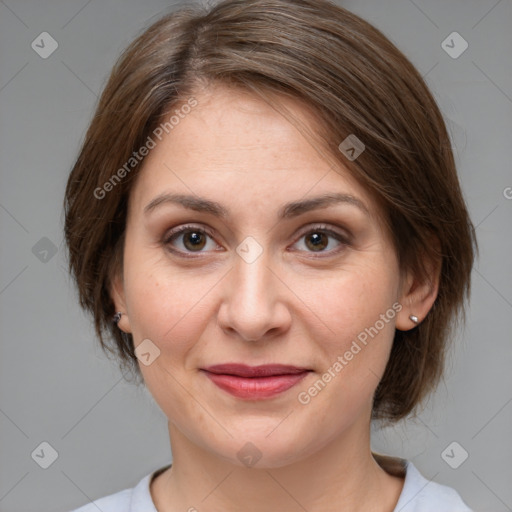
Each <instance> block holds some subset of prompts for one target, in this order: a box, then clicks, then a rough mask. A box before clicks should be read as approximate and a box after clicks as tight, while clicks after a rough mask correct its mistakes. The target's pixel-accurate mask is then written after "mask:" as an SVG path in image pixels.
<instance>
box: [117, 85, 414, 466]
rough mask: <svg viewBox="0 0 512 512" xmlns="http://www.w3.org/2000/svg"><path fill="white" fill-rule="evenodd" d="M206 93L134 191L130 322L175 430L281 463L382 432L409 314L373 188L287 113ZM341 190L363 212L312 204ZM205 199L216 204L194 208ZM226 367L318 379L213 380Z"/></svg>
mask: <svg viewBox="0 0 512 512" xmlns="http://www.w3.org/2000/svg"><path fill="white" fill-rule="evenodd" d="M195 98H196V100H197V102H198V104H197V106H195V107H194V108H192V109H191V111H190V113H188V114H187V115H183V116H182V118H181V117H180V120H179V123H178V124H176V126H174V128H173V129H172V131H170V132H169V134H167V135H165V136H164V137H163V138H162V140H161V141H160V142H158V141H157V143H156V146H155V147H154V148H153V149H151V150H150V153H149V155H148V156H147V158H146V160H145V162H144V168H143V169H142V171H141V174H140V175H139V177H138V180H137V182H136V185H135V187H134V189H133V190H132V193H131V196H130V202H129V212H128V218H127V232H126V241H125V252H124V269H123V270H124V275H123V280H122V282H121V281H119V282H118V286H117V292H116V293H117V294H116V295H115V301H116V307H118V308H119V309H118V310H120V311H123V312H125V315H123V317H122V319H121V322H120V324H119V326H120V328H122V329H123V330H125V331H127V332H131V333H132V334H133V336H134V340H135V345H136V347H139V345H140V347H139V348H138V349H137V353H138V356H139V359H140V360H139V366H140V369H141V371H142V374H143V376H144V379H145V383H146V385H147V387H148V389H149V391H150V392H151V393H152V395H153V397H154V399H155V401H156V402H157V403H158V404H159V406H160V407H161V408H162V410H163V412H164V413H165V415H166V416H167V418H168V419H169V421H170V425H171V427H172V428H174V429H177V430H178V431H180V432H181V434H182V435H183V436H185V437H186V438H187V439H188V440H189V441H191V442H192V443H194V445H196V446H199V447H201V448H202V449H205V450H207V451H208V452H210V453H211V454H215V455H217V456H219V457H222V458H223V459H226V460H229V461H232V462H233V463H235V464H238V465H241V464H245V463H246V462H245V460H246V459H245V458H244V457H245V456H246V455H249V456H251V455H255V456H256V457H260V456H261V460H260V461H259V462H258V467H265V466H266V467H278V466H281V465H284V464H289V463H291V462H293V461H294V460H299V459H301V458H304V457H306V456H308V455H311V454H313V453H315V452H317V451H318V450H320V449H322V447H325V446H326V445H327V444H328V443H331V442H333V441H335V440H336V439H343V438H348V437H349V436H355V435H356V432H358V433H359V434H360V433H361V432H364V431H365V430H366V429H368V428H369V419H370V411H371V406H372V397H373V393H374V391H375V388H376V386H377V384H378V382H379V380H380V378H381V376H382V374H383V372H384V369H385V366H386V363H387V360H388V356H389V353H390V349H391V345H392V340H393V335H394V330H395V323H396V321H397V318H398V316H399V313H398V311H399V310H400V308H401V305H400V304H399V302H400V298H401V282H400V279H399V269H398V264H397V259H396V255H395V252H394V250H393V248H392V246H391V242H390V240H389V239H388V238H387V236H385V231H384V229H383V227H382V226H381V225H380V223H379V221H378V220H377V216H376V215H377V211H376V206H375V204H373V203H372V201H371V199H370V197H369V196H368V195H367V193H366V192H365V190H364V189H363V188H362V187H361V186H360V185H358V184H357V183H356V182H355V181H354V180H353V179H352V178H351V177H350V175H349V174H348V172H347V171H346V170H345V169H344V168H343V167H342V166H341V165H340V166H339V168H337V169H333V168H331V165H329V164H328V163H327V162H326V161H324V160H323V159H322V158H321V157H320V156H319V155H318V153H317V152H316V151H315V150H314V149H313V147H312V146H311V145H310V143H309V142H308V140H306V139H305V138H304V137H303V136H302V135H301V134H300V133H299V131H298V130H297V129H296V128H295V127H294V126H293V125H292V124H291V123H290V122H288V121H287V120H286V119H285V118H284V117H282V116H281V115H280V114H278V113H277V112H276V111H275V110H273V109H272V108H271V107H269V106H268V105H267V104H266V103H265V102H263V101H261V100H259V99H257V98H256V97H254V96H250V95H248V94H247V93H242V92H235V91H233V90H227V89H224V88H220V87H217V88H215V89H209V92H204V93H202V94H199V95H196V96H195ZM284 101H285V105H286V106H287V107H288V108H289V109H290V110H292V111H293V112H294V113H295V114H296V115H298V116H299V117H301V118H302V119H303V120H307V117H306V116H307V114H306V112H305V111H303V110H301V107H300V106H299V105H298V104H295V103H293V102H291V100H284ZM310 121H311V120H310ZM310 126H313V125H312V124H310ZM340 142H341V141H340ZM327 194H329V195H333V194H340V195H343V196H352V197H353V198H355V199H356V200H357V201H358V202H360V205H361V206H358V205H357V203H356V200H353V201H352V202H349V201H339V202H331V203H328V204H325V205H323V207H322V208H312V207H311V206H314V203H309V201H312V200H313V199H315V198H319V197H322V196H324V195H327ZM171 195H180V196H187V197H189V199H188V200H187V201H185V204H178V203H177V202H174V201H172V200H171ZM199 201H208V202H211V203H214V206H215V208H213V207H212V205H211V204H209V203H208V205H209V208H205V209H201V211H199V210H197V209H193V208H191V207H187V204H188V205H189V206H193V205H194V204H198V202H199ZM304 201H306V202H307V203H306V205H309V206H308V207H301V206H288V207H286V205H288V204H289V203H302V202H304ZM205 204H206V203H205ZM148 205H150V206H148ZM216 208H219V209H221V211H222V212H223V214H222V215H220V214H218V212H216ZM365 208H366V209H367V211H365ZM283 212H284V215H283ZM184 226H188V227H187V231H185V232H184V233H181V234H177V233H175V231H176V230H177V229H178V228H181V227H184ZM199 229H201V230H205V233H202V232H200V231H198V230H199ZM173 234H174V236H173ZM401 315H402V316H403V315H404V313H401ZM141 343H142V345H141ZM220 364H243V365H247V366H251V367H252V366H259V365H271V364H280V365H291V366H294V367H298V368H299V369H305V370H307V371H302V372H301V373H296V374H295V375H294V376H293V375H290V374H289V372H290V370H289V369H285V370H283V371H281V372H276V371H274V372H272V371H271V373H274V374H275V373H288V375H287V376H282V375H281V376H280V377H279V376H275V375H274V376H273V377H272V376H271V377H267V378H265V379H263V378H261V377H253V378H250V377H240V376H238V377H236V376H231V377H229V376H225V375H224V376H222V375H220V376H219V375H217V377H214V376H212V374H211V373H208V372H207V371H205V369H207V368H208V367H211V366H213V365H220ZM222 371H225V372H227V371H234V373H237V372H238V370H236V369H235V370H221V372H222ZM238 373H239V372H238ZM290 385H291V387H289V386H290ZM361 429H362V430H361ZM359 434H357V435H359ZM352 439H354V437H352ZM249 442H250V443H252V445H254V446H252V445H247V444H246V443H249ZM248 460H249V459H247V461H248ZM247 464H248V462H247Z"/></svg>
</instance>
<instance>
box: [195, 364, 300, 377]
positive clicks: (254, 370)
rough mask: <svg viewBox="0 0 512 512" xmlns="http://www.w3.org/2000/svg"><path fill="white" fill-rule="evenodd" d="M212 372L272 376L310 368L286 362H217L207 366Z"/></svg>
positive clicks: (294, 372)
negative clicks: (249, 363)
mask: <svg viewBox="0 0 512 512" xmlns="http://www.w3.org/2000/svg"><path fill="white" fill-rule="evenodd" d="M205 370H206V371H208V372H210V373H216V374H222V375H234V376H236V377H271V376H273V375H294V374H297V373H302V372H306V371H309V369H308V368H300V367H298V366H290V365H285V364H265V365H260V366H247V365H245V364H233V363H230V364H216V365H214V366H208V367H207V368H205Z"/></svg>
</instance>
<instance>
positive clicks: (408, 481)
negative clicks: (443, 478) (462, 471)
mask: <svg viewBox="0 0 512 512" xmlns="http://www.w3.org/2000/svg"><path fill="white" fill-rule="evenodd" d="M404 462H405V465H406V475H405V481H404V487H403V489H402V493H401V494H400V498H399V500H398V503H397V505H396V507H395V510H394V511H393V512H398V511H400V512H431V511H432V510H436V512H473V511H472V510H471V509H470V508H469V507H468V506H467V505H466V504H465V503H464V501H463V500H462V498H461V497H460V495H459V493H458V492H457V491H456V490H455V489H453V488H452V487H448V486H447V485H442V484H438V483H437V482H433V481H432V480H427V479H426V478H425V477H424V476H423V475H422V474H421V473H420V472H419V471H418V469H417V468H416V467H415V466H414V464H413V463H412V462H411V461H404Z"/></svg>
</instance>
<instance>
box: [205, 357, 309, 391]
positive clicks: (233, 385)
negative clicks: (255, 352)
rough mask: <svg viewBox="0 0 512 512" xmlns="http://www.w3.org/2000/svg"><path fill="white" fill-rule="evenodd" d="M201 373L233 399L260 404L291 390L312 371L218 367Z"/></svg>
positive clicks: (286, 367)
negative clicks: (258, 402)
mask: <svg viewBox="0 0 512 512" xmlns="http://www.w3.org/2000/svg"><path fill="white" fill-rule="evenodd" d="M201 371H202V372H204V374H205V375H206V376H207V377H208V378H209V379H210V380H211V381H212V382H213V383H214V384H215V385H216V386H217V387H219V388H220V389H222V390H224V391H226V392H227V393H230V394H231V395H233V396H235V397H237V398H243V399H246V400H263V399H267V398H272V397H274V396H276V395H278V394H280V393H283V392H284V391H286V390H288V389H290V388H292V387H293V386H295V385H296V384H298V383H299V382H300V381H301V380H302V379H303V378H304V377H306V375H307V374H308V373H309V372H311V371H312V370H310V369H308V368H300V367H297V366H290V365H282V364H270V365H261V366H247V365H244V364H219V365H214V366H209V367H207V368H204V369H201Z"/></svg>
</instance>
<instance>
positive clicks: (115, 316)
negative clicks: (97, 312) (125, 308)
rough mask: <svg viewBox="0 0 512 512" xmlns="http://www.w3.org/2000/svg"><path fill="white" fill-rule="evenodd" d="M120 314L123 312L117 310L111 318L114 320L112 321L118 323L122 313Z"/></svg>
mask: <svg viewBox="0 0 512 512" xmlns="http://www.w3.org/2000/svg"><path fill="white" fill-rule="evenodd" d="M122 314H123V313H121V311H118V312H117V313H116V314H115V315H114V318H113V320H114V323H115V324H117V323H119V320H121V315H122Z"/></svg>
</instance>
